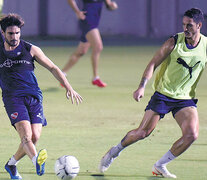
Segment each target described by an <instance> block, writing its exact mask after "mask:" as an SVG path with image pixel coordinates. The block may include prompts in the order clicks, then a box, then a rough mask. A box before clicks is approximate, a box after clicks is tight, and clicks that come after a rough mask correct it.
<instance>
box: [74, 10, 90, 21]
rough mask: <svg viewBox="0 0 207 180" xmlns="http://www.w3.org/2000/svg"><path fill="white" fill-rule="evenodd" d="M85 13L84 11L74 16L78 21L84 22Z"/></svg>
mask: <svg viewBox="0 0 207 180" xmlns="http://www.w3.org/2000/svg"><path fill="white" fill-rule="evenodd" d="M86 13H87V12H86V11H79V12H78V13H77V14H76V16H77V17H78V19H80V20H84V19H85V18H86V15H85V14H86Z"/></svg>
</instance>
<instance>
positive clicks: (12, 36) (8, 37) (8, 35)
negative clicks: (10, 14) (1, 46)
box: [3, 26, 20, 47]
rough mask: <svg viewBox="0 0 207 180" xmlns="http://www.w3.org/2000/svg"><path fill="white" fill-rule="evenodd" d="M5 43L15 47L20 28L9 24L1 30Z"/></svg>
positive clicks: (18, 38)
mask: <svg viewBox="0 0 207 180" xmlns="http://www.w3.org/2000/svg"><path fill="white" fill-rule="evenodd" d="M3 35H4V38H5V41H6V43H7V44H8V45H9V46H11V47H16V46H18V44H19V41H20V28H19V27H17V26H9V27H7V28H6V31H5V32H3Z"/></svg>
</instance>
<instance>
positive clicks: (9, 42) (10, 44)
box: [5, 38, 18, 47]
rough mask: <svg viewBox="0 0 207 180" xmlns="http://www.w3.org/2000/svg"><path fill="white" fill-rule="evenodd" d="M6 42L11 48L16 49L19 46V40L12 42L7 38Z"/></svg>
mask: <svg viewBox="0 0 207 180" xmlns="http://www.w3.org/2000/svg"><path fill="white" fill-rule="evenodd" d="M5 41H6V43H7V44H8V45H9V46H11V47H15V46H17V45H18V40H11V41H9V40H8V39H7V38H5Z"/></svg>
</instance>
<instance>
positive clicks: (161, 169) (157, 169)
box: [152, 164, 177, 178]
mask: <svg viewBox="0 0 207 180" xmlns="http://www.w3.org/2000/svg"><path fill="white" fill-rule="evenodd" d="M152 174H153V175H156V176H159V175H161V176H163V177H165V178H177V177H176V175H174V174H171V173H170V172H169V171H168V170H167V168H166V166H156V165H155V164H154V166H153V167H152Z"/></svg>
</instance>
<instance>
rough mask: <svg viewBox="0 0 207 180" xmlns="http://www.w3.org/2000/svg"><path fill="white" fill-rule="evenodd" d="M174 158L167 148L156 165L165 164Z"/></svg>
mask: <svg viewBox="0 0 207 180" xmlns="http://www.w3.org/2000/svg"><path fill="white" fill-rule="evenodd" d="M175 158H176V157H175V156H174V155H173V154H172V153H171V151H170V150H169V151H168V152H167V153H166V154H164V156H162V157H161V158H160V160H158V161H157V162H156V166H166V165H167V164H168V163H169V162H170V161H172V160H173V159H175Z"/></svg>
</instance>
